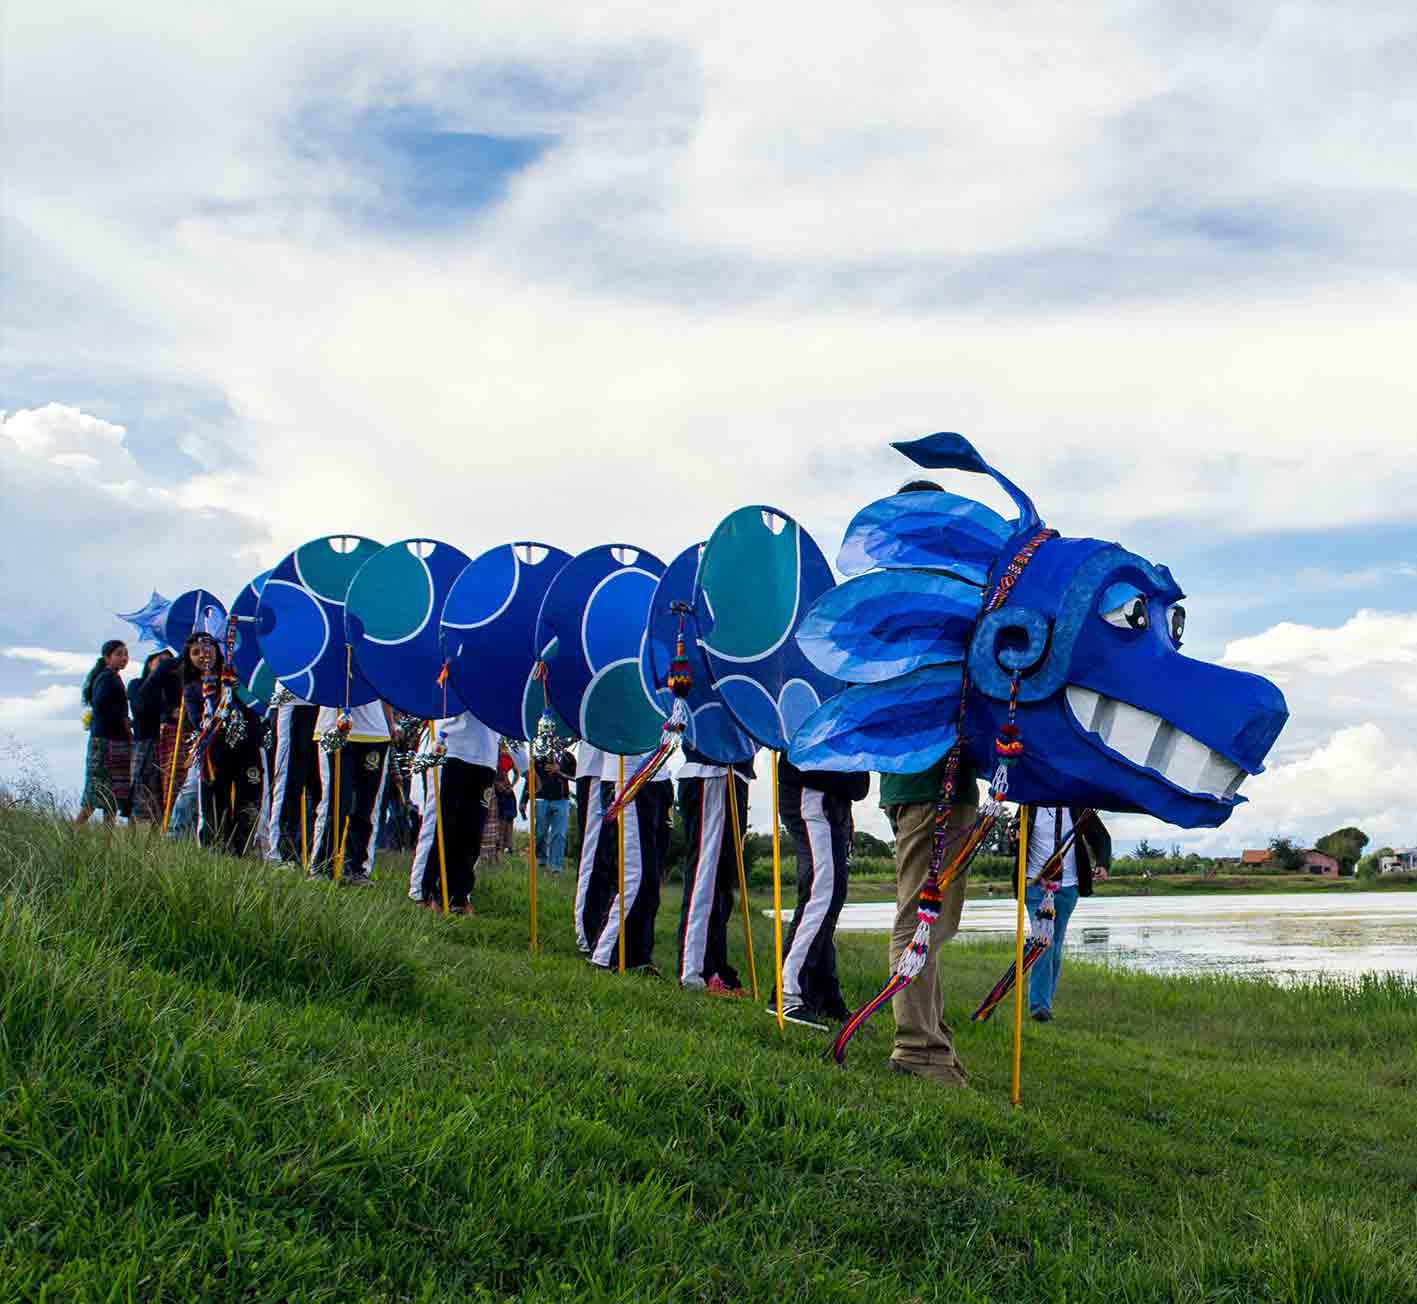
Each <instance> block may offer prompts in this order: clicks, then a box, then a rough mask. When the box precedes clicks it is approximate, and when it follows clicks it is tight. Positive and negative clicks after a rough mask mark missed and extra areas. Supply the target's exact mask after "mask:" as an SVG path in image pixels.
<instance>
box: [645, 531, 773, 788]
mask: <svg viewBox="0 0 1417 1304" xmlns="http://www.w3.org/2000/svg"><path fill="white" fill-rule="evenodd" d="M702 552H703V544H701V543H696V544H694V545H693V546H692V547H689V548H685V549H684V551H683V552H681V553H680V554H679V555H678V556H677V557H676V558H675V559H674V560H673V561H672V562H670V563H669V568H668V570H666V571H665V572H664V574H663V575H661V576H660V577H659V584H658V586H657V587H656V588H655V591H654V597H653V598H652V599H651V600H650V608H649V622H648V632H647V637H646V638H645V642H644V650H643V651H642V652H641V654H640V674H641V676H642V677H643V679H644V685H645V689H646V691H647V692H648V693H649V695H650V697H651V699H652V700H653V701H654V702H655V704H656V706H657V707H658V708H659V710H660V712H661V713H662V714H663V715H664V716H665V717H666V718H667V717H668V715H669V712H670V710H671V709H672V708H673V706H674V695H673V694H672V693H671V692H670V691H669V689H668V688H667V687H666V686H665V685H666V684H667V682H668V679H669V663H670V661H671V660H672V659H673V657H674V649H675V646H676V644H677V642H678V636H679V612H677V611H675V610H674V606H675V604H676V603H678V604H683V605H684V606H688V605H689V604H690V603H691V602H692V601H693V599H694V577H695V575H696V574H697V573H698V569H699V556H700V554H701V553H702ZM684 655H685V656H686V657H687V658H688V661H689V673H690V674H691V675H692V676H693V681H694V682H693V687H692V688H690V690H689V695H688V697H687V698H685V704H686V705H687V706H688V708H689V725H688V728H686V729H685V730H684V745H685V746H686V747H692V748H693V749H694V750H695V751H696V752H702V753H703V754H704V755H705V756H707V757H708V758H709V760H711V761H717V762H718V763H719V764H721V765H729V764H734V763H738V762H742V761H750V760H752V759H753V753H754V752H755V751H757V747H756V745H755V744H754V742H753V740H752V739H751V738H749V737H748V735H747V734H745V733H744V732H743V730H742V729H740V728H739V727H738V723H737V721H736V720H734V718H733V716H732V715H731V714H730V713H729V710H728V708H727V707H726V706H724V704H723V699H722V698H721V697H719V695H718V693H717V692H715V691H714V688H713V684H712V683H711V682H710V681H711V676H710V674H709V667H708V662H707V661H706V660H705V659H704V651H703V647H702V646H701V645H700V643H699V635H698V624H697V622H696V621H695V619H694V613H693V612H692V611H689V612H688V613H687V614H686V615H685V617H684Z"/></svg>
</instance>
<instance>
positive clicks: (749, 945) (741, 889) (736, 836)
mask: <svg viewBox="0 0 1417 1304" xmlns="http://www.w3.org/2000/svg"><path fill="white" fill-rule="evenodd" d="M728 813H729V815H730V816H731V817H732V820H733V852H734V855H735V856H736V857H737V860H738V898H739V900H740V901H741V902H742V905H743V946H744V947H745V949H746V950H747V952H748V985H749V987H750V989H751V990H752V993H753V999H754V1000H755V1001H756V1000H757V999H758V964H757V961H756V960H755V959H754V958H753V921H752V918H751V911H750V910H749V908H748V870H747V867H746V866H745V865H744V864H743V827H742V822H741V821H740V819H739V816H738V780H737V779H736V778H735V777H734V775H733V767H732V766H731V765H730V766H729V767H728Z"/></svg>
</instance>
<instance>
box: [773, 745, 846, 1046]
mask: <svg viewBox="0 0 1417 1304" xmlns="http://www.w3.org/2000/svg"><path fill="white" fill-rule="evenodd" d="M777 788H778V807H779V809H780V811H781V813H782V822H783V823H784V824H785V825H786V826H787V831H788V832H789V833H790V834H791V835H792V840H793V843H794V844H795V846H796V852H797V910H796V912H795V913H794V914H793V916H792V926H791V928H789V929H788V932H787V939H786V941H784V942H783V959H782V1017H783V1018H784V1019H785V1020H787V1021H788V1022H789V1023H804V1024H808V1025H810V1026H813V1027H817V1028H821V1029H823V1030H825V1028H826V1025H825V1024H824V1023H822V1022H820V1020H822V1019H824V1018H826V1019H835V1020H837V1021H842V1020H845V1019H847V1018H848V1017H850V1013H851V1011H850V1010H848V1009H847V1006H846V1001H845V999H844V998H843V997H842V994H841V982H840V980H839V979H838V977H837V971H836V921H837V919H838V918H839V917H840V915H841V908H842V906H843V905H845V904H846V886H847V870H848V863H847V862H848V857H849V855H850V849H851V834H852V829H853V827H854V825H853V822H852V818H851V805H852V803H853V802H856V801H860V800H861V799H862V798H863V797H865V796H866V794H867V793H868V792H869V791H870V788H871V776H870V774H869V773H867V772H865V771H860V772H857V773H836V772H833V771H827V770H799V769H798V768H797V767H796V766H795V765H793V764H792V763H791V762H790V761H787V760H785V759H784V760H783V761H782V762H781V764H780V765H779V767H778V780H777ZM769 1008H770V1010H771V1012H772V1013H773V1014H776V1013H777V1007H776V1005H773V1006H770V1007H769Z"/></svg>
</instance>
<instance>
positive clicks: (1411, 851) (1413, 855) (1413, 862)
mask: <svg viewBox="0 0 1417 1304" xmlns="http://www.w3.org/2000/svg"><path fill="white" fill-rule="evenodd" d="M1378 873H1379V874H1417V847H1397V848H1396V849H1394V851H1393V853H1392V855H1390V856H1384V857H1383V858H1382V859H1381V860H1380V861H1378Z"/></svg>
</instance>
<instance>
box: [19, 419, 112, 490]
mask: <svg viewBox="0 0 1417 1304" xmlns="http://www.w3.org/2000/svg"><path fill="white" fill-rule="evenodd" d="M127 433H128V432H127V431H126V430H125V429H124V428H123V427H122V426H120V425H115V424H114V423H113V422H111V421H104V420H103V419H102V418H100V417H96V416H92V415H90V414H89V413H87V412H80V411H79V409H78V408H74V407H68V406H66V405H65V404H63V403H48V404H46V405H45V406H44V407H42V408H36V409H27V410H23V411H19V412H15V413H13V414H10V415H7V414H6V413H5V412H3V411H0V437H4V438H6V439H9V440H10V441H11V442H12V443H13V444H14V446H15V447H16V448H17V449H18V450H19V451H20V453H21V454H23V455H24V456H25V457H28V458H34V459H36V460H38V461H44V462H48V463H49V464H50V465H52V466H58V467H64V468H67V469H68V470H71V471H73V472H75V473H76V474H77V475H79V476H82V477H83V478H85V479H88V480H93V481H96V482H100V483H102V482H105V481H107V482H115V481H116V482H122V481H126V480H129V479H131V478H132V477H134V476H135V475H136V474H137V473H138V464H137V463H136V462H134V461H133V457H132V454H130V453H129V451H128V449H127V447H126V445H125V444H124V436H125V435H126V434H127Z"/></svg>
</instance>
